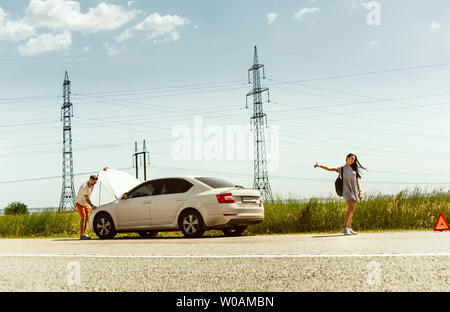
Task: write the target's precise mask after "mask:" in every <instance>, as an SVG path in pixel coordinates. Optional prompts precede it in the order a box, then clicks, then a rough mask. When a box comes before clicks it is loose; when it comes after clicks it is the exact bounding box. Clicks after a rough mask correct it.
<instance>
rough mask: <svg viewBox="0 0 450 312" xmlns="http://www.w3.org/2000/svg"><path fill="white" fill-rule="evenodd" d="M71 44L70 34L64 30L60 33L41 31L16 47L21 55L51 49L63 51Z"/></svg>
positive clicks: (35, 53)
mask: <svg viewBox="0 0 450 312" xmlns="http://www.w3.org/2000/svg"><path fill="white" fill-rule="evenodd" d="M71 45H72V34H71V33H70V32H68V31H65V32H63V33H61V34H50V33H43V34H41V35H39V36H37V37H34V38H31V39H29V40H28V41H27V43H25V44H24V45H20V46H19V47H18V48H17V49H18V51H19V53H20V54H22V55H37V54H41V53H45V52H51V51H65V50H68V49H69V48H70V47H71Z"/></svg>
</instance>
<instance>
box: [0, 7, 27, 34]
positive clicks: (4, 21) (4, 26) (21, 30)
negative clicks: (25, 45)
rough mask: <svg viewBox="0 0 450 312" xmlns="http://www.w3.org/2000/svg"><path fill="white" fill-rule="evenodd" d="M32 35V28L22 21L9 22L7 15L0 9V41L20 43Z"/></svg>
mask: <svg viewBox="0 0 450 312" xmlns="http://www.w3.org/2000/svg"><path fill="white" fill-rule="evenodd" d="M34 34H35V30H34V27H33V26H30V25H28V24H26V23H25V22H23V21H22V20H18V21H11V20H9V18H8V13H7V12H6V11H5V10H3V9H2V8H1V7H0V40H8V41H22V40H25V39H27V38H28V37H30V36H33V35H34Z"/></svg>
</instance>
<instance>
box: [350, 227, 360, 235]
mask: <svg viewBox="0 0 450 312" xmlns="http://www.w3.org/2000/svg"><path fill="white" fill-rule="evenodd" d="M348 230H349V231H350V234H352V235H358V233H356V232H355V231H353V230H352V228H349V229H348Z"/></svg>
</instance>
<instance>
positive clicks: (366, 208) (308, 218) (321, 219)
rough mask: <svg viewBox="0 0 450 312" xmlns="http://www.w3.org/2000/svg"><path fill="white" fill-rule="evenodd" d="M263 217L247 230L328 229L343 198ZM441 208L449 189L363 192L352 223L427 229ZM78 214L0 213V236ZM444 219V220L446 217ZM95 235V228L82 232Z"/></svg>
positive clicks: (339, 215) (288, 202)
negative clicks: (364, 194)
mask: <svg viewBox="0 0 450 312" xmlns="http://www.w3.org/2000/svg"><path fill="white" fill-rule="evenodd" d="M264 207H265V220H264V222H263V223H261V224H258V225H254V226H251V227H250V228H249V229H248V231H247V234H248V235H260V234H290V233H330V232H339V231H340V230H341V229H342V224H343V222H344V218H345V213H346V210H347V207H346V204H345V202H344V201H343V200H342V199H340V198H337V197H334V196H330V197H329V198H327V199H317V198H312V199H310V200H309V201H306V202H304V201H303V202H302V201H299V200H297V199H295V198H292V197H291V198H288V199H281V198H277V199H275V200H274V201H271V202H266V203H265V205H264ZM439 212H442V213H443V214H444V216H445V217H446V218H447V219H450V192H449V191H444V190H435V191H433V192H431V193H426V192H423V191H420V190H418V189H415V190H413V191H402V192H400V193H399V194H397V195H396V196H391V197H386V196H383V195H381V194H372V195H366V196H365V198H364V200H363V201H362V202H361V203H360V204H357V206H356V209H355V212H354V215H353V226H352V227H353V228H354V229H355V230H358V231H363V232H364V231H388V230H392V231H399V230H432V229H433V227H434V224H435V222H436V219H437V217H438V215H439ZM79 221H80V218H79V216H78V214H77V213H76V212H65V213H58V212H56V211H43V212H39V213H34V214H29V215H15V216H0V237H2V238H42V237H48V238H63V237H68V238H78V237H79ZM449 221H450V220H449ZM88 234H89V235H90V236H93V237H95V234H93V233H88ZM205 235H206V236H209V237H215V236H221V235H222V232H221V231H208V232H207V233H206V234H205ZM181 236H182V234H181V232H179V231H178V232H163V233H160V234H159V237H167V238H170V237H181ZM117 237H118V238H133V237H138V236H137V234H135V233H126V234H118V235H117Z"/></svg>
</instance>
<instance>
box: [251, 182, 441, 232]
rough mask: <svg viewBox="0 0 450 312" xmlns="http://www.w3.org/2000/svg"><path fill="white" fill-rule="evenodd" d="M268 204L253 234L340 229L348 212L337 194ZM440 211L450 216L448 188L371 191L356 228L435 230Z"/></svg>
mask: <svg viewBox="0 0 450 312" xmlns="http://www.w3.org/2000/svg"><path fill="white" fill-rule="evenodd" d="M264 206H265V220H264V222H263V223H261V224H258V225H255V226H252V227H251V228H250V229H249V231H248V232H249V233H252V234H263V233H270V234H273V233H312V232H323V233H327V232H337V231H340V230H341V229H342V225H343V223H344V218H345V214H346V212H347V205H346V203H345V202H344V200H342V199H340V198H337V197H330V198H328V199H325V200H320V199H317V198H312V199H310V200H309V201H307V202H300V201H297V200H295V199H292V198H290V199H287V200H282V199H281V198H277V199H275V200H274V201H272V202H266V204H265V205H264ZM439 212H442V213H443V214H444V216H447V218H450V193H449V192H448V191H443V190H435V191H433V192H431V193H425V192H423V191H421V190H419V189H415V190H413V191H402V192H400V193H398V194H397V195H396V196H391V197H387V196H383V195H381V194H371V195H366V196H365V197H364V199H363V201H362V202H361V203H359V204H357V205H356V209H355V211H354V213H353V224H352V227H353V228H354V229H357V230H359V231H386V230H424V229H433V227H434V225H435V222H436V220H437V217H438V215H439Z"/></svg>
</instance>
